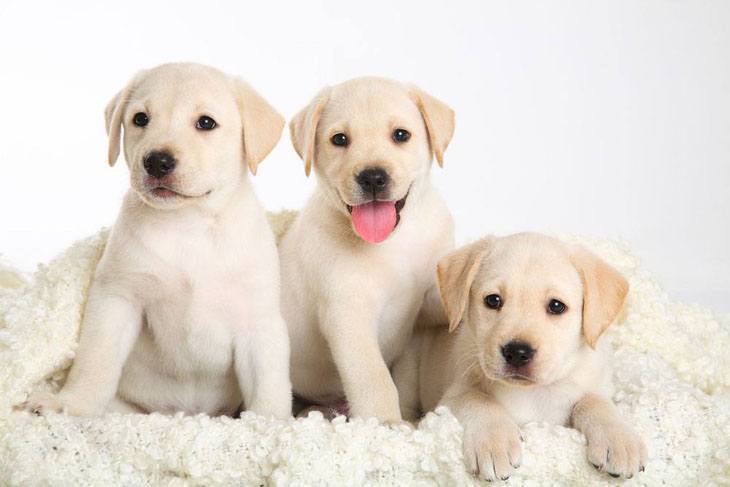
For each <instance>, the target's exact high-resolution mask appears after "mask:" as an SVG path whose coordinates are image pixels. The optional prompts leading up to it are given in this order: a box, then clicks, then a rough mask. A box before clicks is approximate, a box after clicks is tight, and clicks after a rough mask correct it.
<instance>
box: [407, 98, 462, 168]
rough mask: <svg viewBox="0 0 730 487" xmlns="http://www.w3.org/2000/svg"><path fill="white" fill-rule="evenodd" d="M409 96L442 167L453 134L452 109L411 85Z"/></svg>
mask: <svg viewBox="0 0 730 487" xmlns="http://www.w3.org/2000/svg"><path fill="white" fill-rule="evenodd" d="M411 98H412V99H413V101H414V102H415V104H416V106H417V107H418V110H419V111H420V112H421V116H422V117H423V121H424V122H425V123H426V130H428V139H429V142H430V144H431V150H432V151H433V153H434V155H435V156H436V161H437V162H438V163H439V166H441V167H443V166H444V152H445V151H446V147H448V145H449V142H451V137H452V136H453V135H454V111H453V110H452V109H451V107H449V106H448V105H447V104H446V103H444V102H442V101H441V100H439V99H437V98H434V97H433V96H431V95H429V94H428V93H426V92H425V91H423V90H421V89H420V88H418V87H416V86H412V87H411Z"/></svg>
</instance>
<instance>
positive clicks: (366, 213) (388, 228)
mask: <svg viewBox="0 0 730 487" xmlns="http://www.w3.org/2000/svg"><path fill="white" fill-rule="evenodd" d="M352 223H354V224H355V231H356V232H357V234H358V235H360V237H362V239H363V240H365V241H366V242H370V243H380V242H382V241H383V240H385V239H386V238H388V235H390V233H391V232H392V231H393V229H394V228H395V201H371V202H370V203H365V204H364V205H357V206H353V207H352Z"/></svg>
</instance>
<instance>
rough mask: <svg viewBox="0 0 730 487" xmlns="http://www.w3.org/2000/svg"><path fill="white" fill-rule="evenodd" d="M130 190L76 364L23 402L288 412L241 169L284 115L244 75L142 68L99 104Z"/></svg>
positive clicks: (269, 280)
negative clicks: (60, 380) (59, 385)
mask: <svg viewBox="0 0 730 487" xmlns="http://www.w3.org/2000/svg"><path fill="white" fill-rule="evenodd" d="M106 126H107V131H108V133H109V164H110V165H113V164H114V162H115V161H116V159H117V156H118V154H119V146H120V138H121V134H122V129H123V133H124V155H125V158H126V160H127V164H128V166H129V172H130V183H131V190H130V191H128V193H127V195H126V196H125V198H124V203H123V206H122V209H121V213H120V215H119V217H118V219H117V221H116V223H115V224H114V227H113V229H112V231H111V233H110V235H109V240H108V243H107V245H106V248H105V250H104V253H103V255H102V257H101V260H100V262H99V264H98V266H97V268H96V271H95V274H94V277H93V281H92V283H91V287H90V290H89V297H88V302H87V304H86V309H85V312H84V319H83V324H82V327H81V335H80V343H79V346H78V351H77V353H76V358H75V360H74V361H73V365H72V367H71V370H70V372H69V375H68V378H67V380H66V383H65V385H64V387H63V389H62V390H61V391H60V392H59V393H58V394H57V395H50V394H47V393H37V394H34V395H32V396H31V397H30V398H29V400H28V402H27V403H26V407H27V408H29V409H31V410H35V411H49V410H50V411H60V410H65V411H67V412H68V413H69V414H72V415H81V416H87V415H98V414H101V413H102V412H104V411H119V412H152V411H159V412H164V413H174V412H177V411H183V412H185V413H189V414H196V413H206V414H210V415H217V414H227V415H233V414H235V413H236V412H237V410H238V408H239V407H240V405H241V403H243V404H244V406H245V408H246V409H249V410H252V411H255V412H257V413H260V414H264V415H273V416H276V417H279V418H285V417H288V416H290V414H291V384H290V381H289V342H288V336H287V331H286V325H285V323H284V321H283V319H282V318H281V316H280V311H279V267H278V256H277V251H276V245H275V241H274V236H273V234H272V232H271V229H270V227H269V225H268V223H267V221H266V217H265V214H264V211H263V209H262V207H261V206H260V204H259V202H258V200H257V198H256V195H255V194H254V191H253V188H252V187H251V184H250V182H249V178H248V175H247V169H246V167H248V169H249V170H250V171H251V172H252V173H255V172H256V167H257V165H258V164H259V162H261V160H262V159H263V158H264V157H265V156H266V155H267V154H268V153H269V152H270V151H271V149H272V148H273V147H274V146H275V145H276V143H277V141H278V140H279V138H280V136H281V131H282V129H283V126H284V120H283V118H282V117H281V116H280V115H279V114H278V113H277V112H276V111H275V110H274V109H273V108H272V107H271V106H270V105H269V104H268V103H267V102H266V101H265V100H264V99H263V98H261V96H260V95H259V94H257V93H256V92H255V91H254V90H253V89H252V88H251V87H250V86H249V85H247V84H246V83H244V82H243V81H241V80H238V79H234V78H231V77H228V76H226V75H225V74H223V73H221V72H220V71H218V70H216V69H213V68H210V67H207V66H202V65H197V64H165V65H162V66H159V67H156V68H154V69H150V70H147V71H143V72H141V73H139V74H138V75H137V76H135V77H134V78H133V79H132V80H131V82H130V83H129V84H128V86H127V87H126V88H124V89H123V90H122V91H121V92H120V93H119V94H117V95H116V96H115V97H114V98H113V99H112V101H111V102H110V103H109V105H108V107H107V109H106Z"/></svg>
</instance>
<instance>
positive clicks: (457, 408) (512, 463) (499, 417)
mask: <svg viewBox="0 0 730 487" xmlns="http://www.w3.org/2000/svg"><path fill="white" fill-rule="evenodd" d="M441 405H444V406H448V408H449V409H450V410H451V412H452V413H453V414H454V416H456V418H457V419H458V420H459V422H460V423H461V425H462V426H463V427H464V443H463V447H464V462H465V463H466V466H467V469H468V470H469V471H471V472H472V473H473V474H475V475H478V476H480V477H481V478H483V479H485V480H488V481H493V480H496V479H501V480H507V479H508V478H509V477H510V475H512V471H513V469H515V468H518V467H519V466H520V463H521V461H522V447H521V445H520V441H521V438H522V437H521V435H520V429H519V427H518V426H517V424H516V423H515V422H514V420H513V419H512V418H511V417H510V415H509V413H507V411H506V410H505V409H504V408H503V407H502V406H501V405H500V404H498V403H497V402H495V401H494V400H493V399H492V398H490V397H489V396H488V395H486V394H484V393H482V392H480V391H478V390H476V389H471V388H467V387H462V386H460V385H458V384H457V385H455V386H452V387H451V388H450V389H449V390H448V391H447V392H446V394H445V395H444V399H442V401H441Z"/></svg>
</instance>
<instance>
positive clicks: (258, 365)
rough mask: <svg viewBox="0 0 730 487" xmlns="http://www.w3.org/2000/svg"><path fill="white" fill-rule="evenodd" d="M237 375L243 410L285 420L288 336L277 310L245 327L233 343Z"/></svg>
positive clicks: (287, 408)
mask: <svg viewBox="0 0 730 487" xmlns="http://www.w3.org/2000/svg"><path fill="white" fill-rule="evenodd" d="M234 346H235V367H236V377H238V383H239V386H240V387H241V394H242V396H243V402H244V405H245V406H246V410H249V411H253V412H255V413H257V414H261V415H264V416H274V417H275V418H278V419H286V418H288V417H290V416H291V414H292V388H291V380H290V379H289V335H288V332H287V328H286V323H285V322H284V320H283V319H282V318H281V316H279V314H278V313H277V314H276V315H274V316H266V317H265V318H260V319H257V320H256V324H255V325H254V326H253V327H250V328H248V327H244V329H243V330H241V332H240V333H239V334H238V336H237V338H236V343H235V345H234Z"/></svg>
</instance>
